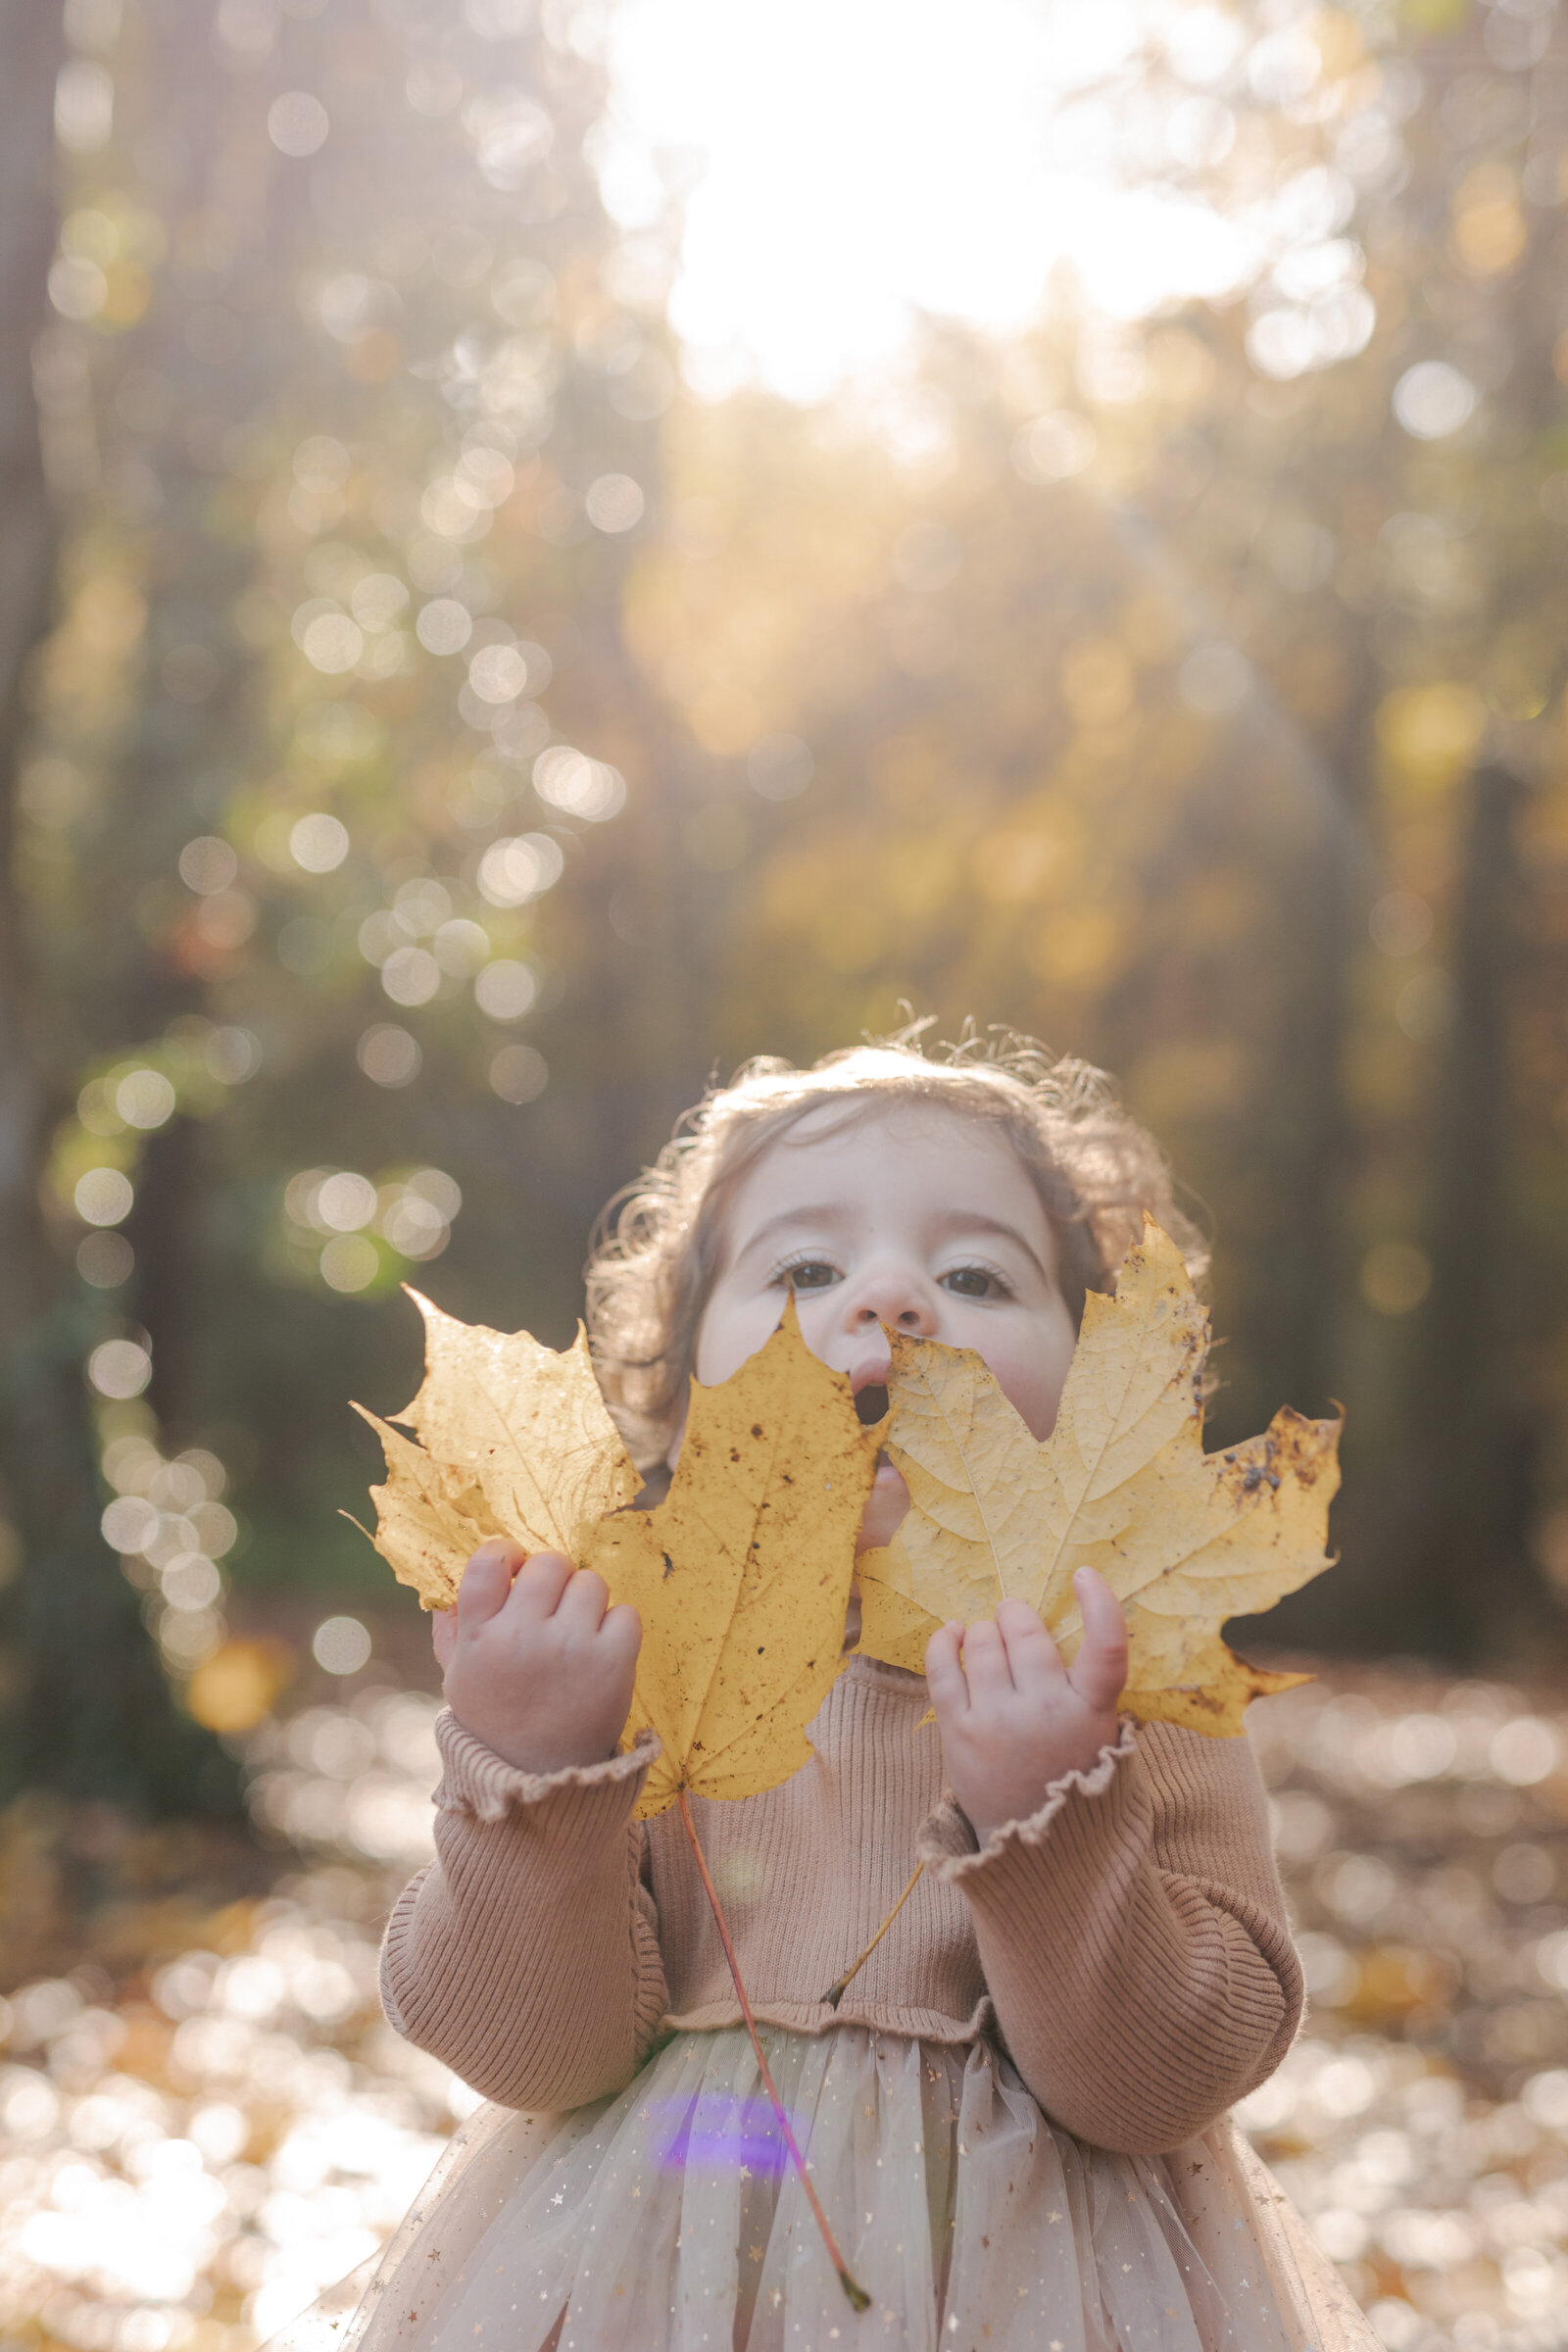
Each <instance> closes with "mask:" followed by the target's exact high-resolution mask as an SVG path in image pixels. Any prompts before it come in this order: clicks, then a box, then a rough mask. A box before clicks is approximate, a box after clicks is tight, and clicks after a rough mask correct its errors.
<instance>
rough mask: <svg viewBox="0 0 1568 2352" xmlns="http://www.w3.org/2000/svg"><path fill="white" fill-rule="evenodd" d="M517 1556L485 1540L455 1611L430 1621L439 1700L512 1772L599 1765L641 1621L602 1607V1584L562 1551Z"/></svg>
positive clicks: (621, 1719) (625, 1610) (627, 1699)
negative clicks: (440, 1674)
mask: <svg viewBox="0 0 1568 2352" xmlns="http://www.w3.org/2000/svg"><path fill="white" fill-rule="evenodd" d="M523 1559H524V1555H523V1552H522V1551H521V1549H520V1547H519V1546H518V1545H517V1544H508V1543H506V1542H505V1541H504V1540H502V1539H500V1538H497V1539H496V1540H495V1541H493V1542H492V1543H489V1544H480V1546H479V1548H478V1550H477V1551H476V1552H475V1553H474V1555H473V1557H472V1559H471V1560H470V1561H469V1562H468V1565H467V1566H466V1568H465V1570H464V1572H463V1583H462V1585H461V1586H460V1588H459V1591H458V1605H457V1608H456V1609H455V1610H453V1609H443V1610H439V1611H437V1613H436V1615H435V1616H434V1618H433V1619H432V1621H431V1627H430V1631H431V1636H432V1639H433V1640H434V1642H435V1654H436V1656H437V1657H438V1658H439V1659H440V1661H441V1665H442V1668H443V1670H444V1672H445V1677H446V1681H445V1689H446V1698H447V1704H448V1706H449V1707H450V1708H451V1709H452V1712H453V1714H454V1715H455V1716H456V1717H457V1719H458V1721H459V1722H460V1723H461V1724H462V1725H463V1727H464V1729H465V1730H466V1731H469V1732H472V1733H473V1735H474V1737H475V1738H476V1739H478V1740H483V1741H484V1743H485V1745H486V1746H487V1747H492V1748H494V1749H495V1752H496V1754H497V1755H498V1756H501V1757H503V1758H504V1759H505V1760H506V1762H507V1763H509V1764H515V1766H516V1768H517V1770H518V1771H519V1772H539V1773H543V1772H559V1771H561V1769H562V1768H563V1766H564V1765H567V1764H602V1763H603V1762H604V1761H605V1759H606V1758H607V1757H608V1756H611V1755H613V1753H614V1747H615V1741H616V1740H618V1739H619V1738H620V1735H621V1731H622V1728H623V1727H624V1725H625V1721H626V1715H627V1711H628V1709H629V1708H630V1706H631V1687H632V1680H633V1677H634V1676H635V1674H636V1671H637V1652H638V1650H639V1649H640V1648H641V1647H642V1639H643V1628H642V1619H641V1618H640V1617H639V1616H638V1614H637V1612H636V1610H635V1609H633V1608H629V1607H627V1606H626V1604H625V1603H624V1602H622V1603H621V1604H620V1605H619V1606H617V1607H615V1608H613V1609H607V1608H606V1606H605V1602H606V1600H607V1598H608V1597H609V1595H608V1593H607V1592H606V1589H605V1580H604V1578H603V1577H602V1576H598V1575H596V1574H595V1572H594V1570H593V1569H591V1568H573V1566H572V1564H571V1562H570V1561H569V1560H568V1559H565V1558H564V1557H563V1556H562V1554H561V1553H560V1552H559V1551H536V1552H535V1553H534V1555H533V1557H532V1558H531V1559H530V1560H528V1561H527V1564H526V1566H524V1565H523Z"/></svg>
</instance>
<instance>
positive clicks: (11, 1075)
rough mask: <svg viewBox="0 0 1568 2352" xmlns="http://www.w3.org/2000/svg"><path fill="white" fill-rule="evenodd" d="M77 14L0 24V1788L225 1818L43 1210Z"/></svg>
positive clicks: (217, 1770) (210, 1752) (32, 12)
mask: <svg viewBox="0 0 1568 2352" xmlns="http://www.w3.org/2000/svg"><path fill="white" fill-rule="evenodd" d="M62 56H63V42H62V30H61V10H60V8H59V6H58V5H56V6H53V7H50V6H45V5H43V4H42V0H39V4H38V5H34V6H29V7H26V8H16V9H11V10H8V11H6V12H5V14H4V17H3V19H0V91H3V93H4V100H3V122H0V322H3V327H4V335H3V339H0V516H3V517H4V529H3V530H0V1507H3V1509H4V1512H5V1515H6V1516H7V1518H8V1519H9V1520H10V1521H11V1522H12V1523H13V1525H14V1527H15V1530H16V1534H17V1536H18V1537H19V1538H20V1544H21V1555H22V1560H23V1567H22V1572H21V1575H20V1577H19V1578H18V1579H17V1581H16V1582H15V1583H14V1584H13V1585H12V1587H11V1589H10V1590H9V1591H8V1592H7V1593H6V1594H5V1595H4V1598H3V1602H0V1607H3V1609H4V1629H5V1651H4V1683H5V1698H6V1704H5V1708H4V1730H3V1733H0V1795H12V1794H14V1793H15V1792H16V1791H17V1790H18V1789H21V1788H23V1787H24V1786H32V1787H38V1786H44V1787H50V1788H53V1789H59V1790H61V1791H63V1792H65V1793H66V1794H69V1795H73V1796H79V1797H95V1798H104V1799H109V1800H111V1801H113V1802H116V1803H118V1804H121V1805H123V1806H124V1807H126V1808H127V1809H129V1810H132V1811H138V1812H140V1811H147V1810H154V1811H175V1810H179V1811H188V1810H190V1809H191V1806H192V1803H193V1801H194V1802H195V1803H197V1804H201V1803H202V1802H203V1800H204V1799H206V1800H207V1801H209V1802H210V1803H213V1804H216V1805H217V1806H218V1807H220V1808H221V1809H226V1808H227V1807H228V1806H229V1805H231V1804H232V1802H233V1788H234V1776H233V1772H232V1768H231V1767H230V1766H229V1765H228V1764H227V1761H226V1759H225V1758H224V1757H223V1756H222V1755H221V1751H219V1750H218V1748H217V1747H216V1745H215V1744H214V1743H213V1742H212V1741H210V1740H208V1739H207V1737H206V1735H205V1734H202V1733H200V1732H198V1730H197V1729H196V1727H195V1725H194V1724H191V1723H189V1722H188V1721H187V1720H186V1719H185V1718H184V1717H182V1716H181V1715H179V1714H178V1713H177V1712H176V1710H175V1708H174V1706H173V1704H172V1699H171V1696H170V1691H169V1686H168V1684H167V1682H166V1680H165V1678H164V1675H163V1673H162V1670H161V1668H160V1667H159V1665H158V1662H157V1659H156V1657H155V1655H154V1653H153V1650H152V1646H151V1643H150V1642H149V1641H148V1638H147V1636H146V1634H145V1633H144V1631H143V1629H142V1626H141V1622H140V1616H139V1609H138V1603H137V1599H136V1595H135V1594H134V1593H132V1591H131V1590H130V1588H129V1586H128V1585H127V1584H126V1583H125V1581H124V1579H123V1577H122V1576H121V1574H120V1571H119V1567H118V1564H117V1562H116V1560H115V1558H114V1556H113V1554H112V1553H111V1552H110V1551H109V1550H108V1548H107V1547H106V1545H105V1544H104V1541H103V1538H102V1536H101V1534H100V1532H99V1527H98V1516H99V1508H100V1497H99V1492H98V1472H97V1463H96V1458H95V1447H94V1443H93V1430H92V1423H91V1416H90V1412H89V1408H88V1401H87V1397H86V1392H85V1387H84V1382H83V1375H82V1363H81V1359H82V1354H83V1350H84V1347H85V1343H86V1340H87V1338H88V1335H89V1324H88V1319H87V1317H86V1315H85V1314H84V1313H83V1312H81V1311H79V1310H78V1308H77V1307H76V1306H75V1305H74V1304H73V1299H74V1297H75V1293H74V1290H73V1285H72V1283H71V1281H70V1280H69V1279H68V1278H67V1276H66V1274H65V1272H64V1269H63V1268H62V1267H61V1266H60V1264H59V1262H58V1259H57V1257H56V1255H55V1253H54V1252H53V1250H51V1248H50V1245H49V1241H48V1237H47V1235H46V1233H45V1231H44V1228H43V1222H42V1218H41V1214H40V1211H39V1205H38V1179H39V1172H40V1160H41V1155H42V1152H43V1150H44V1147H45V1143H46V1139H47V1132H48V1125H49V1116H50V1112H51V1109H52V1108H53V1107H54V1106H53V1105H52V1104H51V1103H49V1101H48V1099H47V1088H46V1085H45V1082H44V1079H43V1076H42V1074H41V1072H40V1069H39V1067H38V1063H37V1059H36V1056H35V1054H34V1052H33V1045H32V1040H33V1035H34V1025H33V1023H32V1021H31V1020H30V1018H29V1010H30V1006H29V973H28V958H27V945H26V935H25V922H24V917H23V908H22V904H21V894H20V891H19V887H18V880H17V864H16V791H17V771H18V763H19V757H20V753H21V748H22V742H23V737H24V733H25V670H26V663H27V658H28V656H29V654H30V652H31V651H32V648H33V647H34V645H35V644H36V643H37V641H38V639H39V638H40V636H41V635H42V634H43V631H44V629H45V627H46V626H47V623H48V617H49V606H50V597H51V592H52V583H53V569H54V555H55V529H54V521H53V517H52V515H51V512H50V506H49V501H48V497H47V493H46V490H45V484H44V476H43V466H42V460H41V456H40V452H39V444H38V425H37V415H36V410H35V407H34V402H33V393H32V378H31V360H32V349H33V345H34V343H35V340H36V338H37V336H38V334H39V332H40V331H41V329H42V327H43V325H44V323H45V317H46V298H45V286H46V279H47V272H48V267H49V257H50V254H51V251H52V249H53V244H54V234H55V202H54V154H53V138H52V125H53V98H54V86H55V77H56V74H57V73H58V72H59V69H60V65H61V62H62Z"/></svg>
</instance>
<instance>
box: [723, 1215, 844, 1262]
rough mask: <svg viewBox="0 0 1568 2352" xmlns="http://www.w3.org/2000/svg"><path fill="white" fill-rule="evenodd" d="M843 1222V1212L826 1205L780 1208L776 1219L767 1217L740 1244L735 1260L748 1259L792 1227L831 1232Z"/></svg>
mask: <svg viewBox="0 0 1568 2352" xmlns="http://www.w3.org/2000/svg"><path fill="white" fill-rule="evenodd" d="M845 1221H846V1220H845V1211H844V1210H843V1209H842V1208H838V1207H834V1206H832V1205H831V1204H828V1203H824V1204H823V1205H821V1206H820V1207H807V1208H782V1209H780V1210H779V1213H778V1215H777V1216H776V1217H769V1218H768V1219H767V1220H766V1222H765V1223H764V1224H761V1225H759V1227H758V1228H757V1231H756V1232H755V1233H754V1234H752V1235H751V1236H750V1238H749V1239H748V1240H747V1241H745V1242H743V1243H742V1245H741V1247H740V1249H739V1250H737V1251H736V1252H735V1254H736V1256H737V1258H742V1257H750V1255H751V1253H752V1251H753V1250H760V1249H761V1248H762V1246H763V1244H764V1243H765V1242H768V1241H770V1240H771V1239H772V1237H773V1235H774V1234H776V1233H783V1232H786V1231H787V1230H788V1229H789V1227H790V1226H792V1225H815V1226H817V1227H818V1228H821V1227H824V1226H825V1227H826V1228H828V1229H829V1230H830V1231H831V1230H832V1228H833V1227H835V1226H842V1225H843V1224H844V1223H845Z"/></svg>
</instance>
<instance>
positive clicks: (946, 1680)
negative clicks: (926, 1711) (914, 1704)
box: [925, 1621, 969, 1720]
mask: <svg viewBox="0 0 1568 2352" xmlns="http://www.w3.org/2000/svg"><path fill="white" fill-rule="evenodd" d="M925 1683H926V1689H927V1690H928V1691H930V1693H931V1704H932V1705H933V1706H934V1707H935V1708H936V1710H937V1713H938V1714H939V1715H943V1714H945V1715H947V1716H948V1717H949V1719H950V1720H951V1719H952V1718H953V1717H954V1716H956V1715H961V1714H962V1713H963V1711H964V1709H965V1708H966V1707H967V1706H968V1704H969V1685H968V1683H967V1681H966V1680H965V1678H964V1672H963V1628H962V1626H961V1625H959V1624H958V1623H957V1622H956V1621H954V1622H953V1623H951V1624H948V1625H944V1626H940V1627H939V1628H938V1629H937V1631H936V1632H935V1633H934V1634H933V1635H932V1637H931V1639H930V1641H929V1642H927V1643H926V1645H925Z"/></svg>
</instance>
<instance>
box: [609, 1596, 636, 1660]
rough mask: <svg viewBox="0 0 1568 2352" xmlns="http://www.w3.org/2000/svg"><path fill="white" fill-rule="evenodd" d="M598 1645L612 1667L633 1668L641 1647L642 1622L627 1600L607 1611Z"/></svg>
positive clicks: (618, 1601) (617, 1603) (619, 1601)
mask: <svg viewBox="0 0 1568 2352" xmlns="http://www.w3.org/2000/svg"><path fill="white" fill-rule="evenodd" d="M599 1640H600V1643H601V1645H602V1646H603V1648H604V1649H605V1651H606V1652H607V1654H608V1656H609V1659H610V1662H611V1664H612V1665H613V1666H634V1665H635V1664H636V1662H637V1653H638V1651H639V1650H640V1649H641V1648H642V1645H643V1621H642V1619H641V1617H639V1615H638V1614H637V1611H636V1610H635V1609H634V1608H633V1607H632V1605H631V1603H630V1601H629V1600H617V1601H616V1603H615V1605H614V1607H613V1609H607V1610H606V1611H605V1615H604V1622H603V1623H602V1624H601V1626H600V1628H599Z"/></svg>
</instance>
